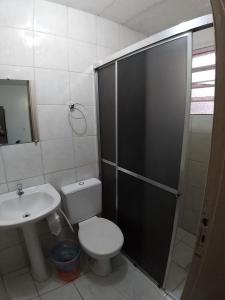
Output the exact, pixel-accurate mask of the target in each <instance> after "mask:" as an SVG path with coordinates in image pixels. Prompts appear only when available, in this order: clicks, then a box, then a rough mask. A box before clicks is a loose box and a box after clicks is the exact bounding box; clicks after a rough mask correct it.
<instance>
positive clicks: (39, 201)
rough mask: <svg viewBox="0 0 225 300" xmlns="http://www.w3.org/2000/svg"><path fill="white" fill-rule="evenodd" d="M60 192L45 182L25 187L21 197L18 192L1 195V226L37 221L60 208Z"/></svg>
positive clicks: (7, 226) (21, 224) (6, 226)
mask: <svg viewBox="0 0 225 300" xmlns="http://www.w3.org/2000/svg"><path fill="white" fill-rule="evenodd" d="M59 204H60V195H59V193H58V192H57V191H56V190H55V189H54V188H53V187H52V186H51V185H50V184H43V185H39V186H36V187H32V188H27V189H24V194H23V195H22V196H21V197H19V196H18V195H17V193H16V192H10V193H6V194H2V195H0V228H1V227H4V228H9V227H19V226H23V225H24V224H25V223H30V222H37V221H39V220H40V219H42V218H44V217H46V216H47V215H48V214H50V213H51V212H53V211H54V210H55V209H57V208H58V206H59Z"/></svg>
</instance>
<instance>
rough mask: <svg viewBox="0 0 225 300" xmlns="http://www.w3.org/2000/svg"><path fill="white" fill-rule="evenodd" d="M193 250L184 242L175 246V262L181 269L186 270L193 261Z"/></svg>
mask: <svg viewBox="0 0 225 300" xmlns="http://www.w3.org/2000/svg"><path fill="white" fill-rule="evenodd" d="M193 252H194V251H193V249H192V248H190V247H188V246H187V245H186V244H184V243H183V242H180V243H179V244H178V245H176V246H175V248H174V252H173V261H174V262H175V263H176V264H177V265H178V266H180V267H182V268H186V267H187V266H188V265H189V264H190V263H191V261H192V256H193Z"/></svg>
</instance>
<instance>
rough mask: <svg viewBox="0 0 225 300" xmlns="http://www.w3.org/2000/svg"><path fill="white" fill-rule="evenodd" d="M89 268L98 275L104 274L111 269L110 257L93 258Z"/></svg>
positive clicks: (108, 272)
mask: <svg viewBox="0 0 225 300" xmlns="http://www.w3.org/2000/svg"><path fill="white" fill-rule="evenodd" d="M91 269H92V271H93V272H94V273H95V274H96V275H98V276H106V275H108V274H110V273H111V271H112V265H111V259H110V258H104V259H95V260H94V261H93V263H92V265H91Z"/></svg>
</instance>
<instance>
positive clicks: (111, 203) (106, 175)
mask: <svg viewBox="0 0 225 300" xmlns="http://www.w3.org/2000/svg"><path fill="white" fill-rule="evenodd" d="M102 216H103V217H104V218H106V219H109V220H111V221H113V222H116V168H115V167H113V166H111V165H109V164H106V163H102Z"/></svg>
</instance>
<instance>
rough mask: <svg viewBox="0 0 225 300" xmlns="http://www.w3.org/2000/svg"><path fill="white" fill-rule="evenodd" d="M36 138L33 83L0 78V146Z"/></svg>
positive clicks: (36, 140) (30, 140)
mask: <svg viewBox="0 0 225 300" xmlns="http://www.w3.org/2000/svg"><path fill="white" fill-rule="evenodd" d="M38 140H39V138H38V130H37V118H36V105H35V103H34V93H33V83H32V82H31V81H28V80H8V79H0V146H3V145H14V144H23V143H31V142H38Z"/></svg>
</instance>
